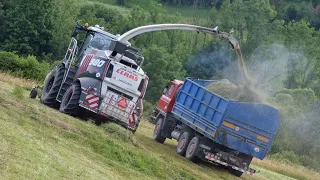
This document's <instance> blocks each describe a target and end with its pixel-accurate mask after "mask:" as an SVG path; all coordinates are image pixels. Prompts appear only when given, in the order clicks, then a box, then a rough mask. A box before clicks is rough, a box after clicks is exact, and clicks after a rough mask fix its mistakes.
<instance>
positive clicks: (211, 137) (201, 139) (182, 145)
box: [150, 78, 280, 177]
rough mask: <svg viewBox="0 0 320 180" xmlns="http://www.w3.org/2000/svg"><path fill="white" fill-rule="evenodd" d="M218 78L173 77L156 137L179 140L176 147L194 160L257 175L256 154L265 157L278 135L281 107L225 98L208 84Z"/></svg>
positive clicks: (158, 114)
mask: <svg viewBox="0 0 320 180" xmlns="http://www.w3.org/2000/svg"><path fill="white" fill-rule="evenodd" d="M215 82H217V81H214V80H200V79H194V78H186V79H185V80H184V81H181V80H177V79H172V80H170V81H169V82H168V84H167V85H166V87H165V89H164V91H163V94H162V95H161V97H160V99H159V101H158V104H157V107H156V108H155V109H154V110H153V112H152V115H151V119H150V121H151V122H152V123H153V124H155V128H154V131H153V136H152V138H153V139H154V140H155V141H157V142H159V143H164V142H165V140H166V138H169V139H175V140H177V141H178V143H177V147H176V152H177V153H178V154H179V155H181V156H185V158H187V159H188V160H190V161H192V162H199V161H207V162H210V163H213V164H218V165H222V166H224V167H226V168H227V169H228V170H229V171H230V173H232V174H234V175H236V176H238V177H240V176H241V175H242V174H243V173H245V174H251V175H254V174H255V173H256V170H255V169H252V168H250V167H249V166H250V163H251V161H252V158H253V157H255V158H258V159H261V160H263V159H264V158H265V157H266V155H267V153H268V151H269V150H270V148H271V144H272V142H273V141H274V138H275V136H276V134H277V131H278V128H279V124H280V115H279V112H278V110H277V109H275V108H273V107H271V106H269V105H266V104H258V103H249V102H239V101H235V100H230V99H227V98H224V97H222V96H220V95H218V94H216V93H214V92H211V91H209V90H208V89H206V86H208V85H209V84H211V83H215Z"/></svg>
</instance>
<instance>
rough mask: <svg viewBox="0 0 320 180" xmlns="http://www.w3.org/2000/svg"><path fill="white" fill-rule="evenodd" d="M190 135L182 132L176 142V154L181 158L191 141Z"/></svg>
mask: <svg viewBox="0 0 320 180" xmlns="http://www.w3.org/2000/svg"><path fill="white" fill-rule="evenodd" d="M191 138H192V137H191V133H190V132H187V131H186V132H184V133H183V134H182V135H181V136H180V137H179V140H178V144H177V149H176V151H177V154H179V155H181V156H184V155H185V154H186V151H187V147H188V144H189V142H190V140H191Z"/></svg>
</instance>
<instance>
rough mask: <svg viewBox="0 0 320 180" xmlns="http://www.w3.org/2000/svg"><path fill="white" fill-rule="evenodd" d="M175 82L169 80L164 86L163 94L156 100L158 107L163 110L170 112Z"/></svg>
mask: <svg viewBox="0 0 320 180" xmlns="http://www.w3.org/2000/svg"><path fill="white" fill-rule="evenodd" d="M175 86H176V85H175V84H173V83H172V82H170V83H169V84H168V85H167V86H166V88H165V89H164V91H163V94H162V96H161V98H160V100H159V102H158V105H157V107H158V109H160V110H161V111H163V112H170V111H171V109H172V106H173V104H174V102H172V99H173V97H174V94H175V91H174V89H175Z"/></svg>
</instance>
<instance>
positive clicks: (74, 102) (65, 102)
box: [59, 83, 81, 116]
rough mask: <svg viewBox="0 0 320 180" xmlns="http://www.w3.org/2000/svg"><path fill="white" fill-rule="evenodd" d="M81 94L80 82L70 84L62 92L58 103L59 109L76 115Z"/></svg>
mask: <svg viewBox="0 0 320 180" xmlns="http://www.w3.org/2000/svg"><path fill="white" fill-rule="evenodd" d="M80 95H81V85H80V83H75V84H73V85H72V86H70V87H69V88H68V89H67V91H66V92H65V93H64V95H63V97H62V101H61V105H60V109H59V110H60V111H61V112H63V113H66V114H69V115H73V116H76V115H77V114H78V110H79V99H80Z"/></svg>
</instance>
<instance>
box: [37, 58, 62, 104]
mask: <svg viewBox="0 0 320 180" xmlns="http://www.w3.org/2000/svg"><path fill="white" fill-rule="evenodd" d="M64 70H65V68H64V66H63V64H60V65H58V66H56V67H55V68H54V69H53V70H52V71H51V73H50V74H49V75H48V76H47V78H46V82H45V84H44V87H43V90H42V94H41V98H40V102H41V103H43V104H45V105H48V106H53V105H54V104H55V103H56V102H57V101H56V97H57V95H58V92H59V89H60V86H61V83H62V80H63V76H64Z"/></svg>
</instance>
